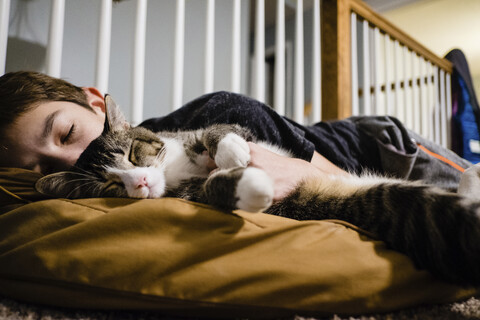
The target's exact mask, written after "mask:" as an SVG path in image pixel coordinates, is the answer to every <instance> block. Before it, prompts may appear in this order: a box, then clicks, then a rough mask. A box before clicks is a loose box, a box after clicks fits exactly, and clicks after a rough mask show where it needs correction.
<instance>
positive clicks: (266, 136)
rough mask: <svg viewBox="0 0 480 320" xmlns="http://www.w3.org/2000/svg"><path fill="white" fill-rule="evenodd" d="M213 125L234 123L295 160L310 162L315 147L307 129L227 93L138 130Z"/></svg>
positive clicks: (196, 102)
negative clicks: (284, 150)
mask: <svg viewBox="0 0 480 320" xmlns="http://www.w3.org/2000/svg"><path fill="white" fill-rule="evenodd" d="M214 123H227V124H234V123H236V124H239V125H241V126H243V127H246V128H248V129H250V130H251V131H252V133H253V134H254V135H255V137H256V138H257V139H258V140H261V141H266V142H269V143H272V144H275V145H278V146H280V147H282V148H284V149H287V150H289V151H291V152H292V153H293V154H294V155H295V156H296V157H298V158H301V159H304V160H307V161H310V160H311V158H312V156H313V152H314V149H315V147H314V144H313V143H312V142H311V141H309V140H308V139H306V137H305V133H306V131H307V130H308V129H307V128H305V127H303V126H302V125H300V124H297V123H295V122H293V121H290V120H288V119H287V118H284V117H282V116H280V115H279V114H278V113H276V112H275V111H274V110H273V109H272V108H271V107H269V106H267V105H265V104H263V103H261V102H259V101H257V100H254V99H251V98H249V97H246V96H243V95H240V94H235V93H230V92H216V93H211V94H206V95H204V96H201V97H199V98H197V99H195V100H193V101H191V102H189V103H187V104H186V105H184V106H183V107H181V108H180V109H178V110H176V111H174V112H172V113H170V114H168V115H166V116H164V117H160V118H153V119H149V120H146V121H144V122H143V123H141V124H140V126H143V127H145V128H148V129H150V130H153V131H161V130H165V131H175V130H192V129H198V128H204V127H207V126H209V125H211V124H214Z"/></svg>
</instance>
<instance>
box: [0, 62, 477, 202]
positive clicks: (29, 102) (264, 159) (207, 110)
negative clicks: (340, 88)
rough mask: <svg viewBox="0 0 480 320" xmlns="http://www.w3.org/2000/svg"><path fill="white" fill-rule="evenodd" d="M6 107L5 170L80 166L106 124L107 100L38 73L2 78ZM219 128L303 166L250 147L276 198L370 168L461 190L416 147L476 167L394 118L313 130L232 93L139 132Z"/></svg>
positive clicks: (446, 169) (449, 171) (0, 118)
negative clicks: (232, 129) (310, 182)
mask: <svg viewBox="0 0 480 320" xmlns="http://www.w3.org/2000/svg"><path fill="white" fill-rule="evenodd" d="M0 108H1V110H0V133H1V134H2V141H1V146H2V148H1V151H0V152H1V153H0V166H9V167H21V168H26V169H31V170H34V171H37V172H41V173H44V174H46V173H51V172H56V171H60V170H64V169H67V168H68V167H69V166H71V165H73V164H74V163H75V161H76V159H78V157H79V156H80V154H81V153H82V151H83V150H84V149H85V148H86V147H87V146H88V144H89V143H90V142H91V141H92V140H93V139H95V138H96V137H97V136H99V135H100V134H101V132H102V130H103V123H104V118H105V115H104V112H105V105H104V100H103V95H102V94H101V93H100V92H99V91H98V90H97V89H95V88H79V87H76V86H74V85H72V84H70V83H68V82H66V81H63V80H60V79H55V78H52V77H49V76H47V75H44V74H40V73H35V72H15V73H8V74H5V75H3V76H2V77H0ZM212 123H238V124H240V125H242V126H246V127H248V128H249V129H250V130H251V131H252V132H253V133H254V135H256V136H257V137H258V138H259V139H261V140H266V141H269V142H271V143H274V144H277V145H280V146H281V147H283V148H286V149H290V150H291V151H292V153H293V154H294V155H295V156H296V157H297V159H288V158H282V157H279V156H277V155H275V154H271V153H269V152H268V151H266V150H264V149H262V148H260V147H258V146H256V145H254V144H250V147H251V153H252V160H251V164H250V165H252V166H256V167H259V168H262V169H264V170H266V171H267V173H268V174H269V175H270V176H271V177H272V178H273V179H274V181H275V186H276V188H277V190H276V191H275V197H276V198H277V199H278V198H281V197H282V196H283V195H285V194H286V193H287V192H288V191H289V190H290V189H291V188H292V187H293V186H294V185H295V184H296V182H297V181H298V180H300V179H301V178H302V177H304V176H306V175H312V174H316V175H321V174H324V173H333V174H346V172H345V171H351V172H355V173H361V172H362V171H363V170H365V169H368V170H369V171H375V172H380V173H385V174H390V175H394V176H396V177H400V178H407V179H424V180H426V181H427V182H430V183H434V184H437V185H439V186H441V187H445V188H448V189H456V187H457V185H458V181H459V177H460V173H461V172H460V171H459V170H457V169H456V168H452V167H451V166H449V164H448V163H446V162H442V161H441V160H440V161H439V160H438V159H437V158H434V157H432V156H430V155H429V154H423V153H421V152H420V151H419V148H417V145H416V142H421V144H422V145H424V146H427V147H429V149H433V150H434V151H435V152H436V153H440V154H441V155H442V156H443V157H446V158H448V159H450V160H451V161H453V162H455V163H456V164H457V165H459V166H460V167H463V168H466V167H468V166H470V165H471V164H470V163H469V162H467V161H465V160H463V159H461V158H459V157H458V156H456V155H455V154H453V153H451V152H449V151H448V150H445V149H443V148H441V147H439V146H436V145H434V144H432V143H431V142H429V141H426V140H425V139H422V138H421V137H420V136H418V135H415V134H414V133H411V132H408V131H407V130H406V129H405V128H404V127H403V125H402V124H401V123H399V122H398V120H396V119H394V118H389V117H357V118H351V119H348V120H341V121H335V122H331V123H327V122H321V123H318V124H315V125H314V126H308V127H306V126H302V125H300V124H297V123H295V122H293V121H291V120H289V119H286V118H284V117H281V116H279V115H278V114H277V113H275V112H274V111H273V109H271V108H269V107H268V106H266V105H264V104H262V103H260V102H258V101H256V100H253V99H250V98H247V97H245V96H242V95H238V94H233V93H227V92H219V93H213V94H208V95H205V96H202V97H200V98H198V99H196V100H194V101H192V102H190V103H187V104H186V105H185V106H183V107H182V108H180V109H179V110H177V111H175V112H173V113H171V114H169V115H167V116H165V117H161V118H155V119H149V120H146V121H145V122H143V123H142V124H140V125H141V126H144V127H147V128H149V129H152V130H154V131H158V130H179V129H180V130H181V129H196V128H199V127H204V126H208V125H209V124H212ZM412 138H415V140H416V142H415V141H413V140H412ZM300 159H303V160H304V161H302V160H300ZM213 167H214V165H213V164H212V168H213Z"/></svg>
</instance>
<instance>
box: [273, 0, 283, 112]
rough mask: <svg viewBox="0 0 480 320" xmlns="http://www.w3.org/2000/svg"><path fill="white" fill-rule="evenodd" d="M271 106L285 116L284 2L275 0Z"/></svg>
mask: <svg viewBox="0 0 480 320" xmlns="http://www.w3.org/2000/svg"><path fill="white" fill-rule="evenodd" d="M273 105H274V107H275V110H276V111H277V112H278V113H279V114H281V115H285V0H277V19H276V33H275V79H274V99H273Z"/></svg>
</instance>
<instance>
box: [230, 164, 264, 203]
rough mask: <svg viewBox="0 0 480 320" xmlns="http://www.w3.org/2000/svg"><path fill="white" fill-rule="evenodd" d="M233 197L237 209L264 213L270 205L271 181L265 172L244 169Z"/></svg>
mask: <svg viewBox="0 0 480 320" xmlns="http://www.w3.org/2000/svg"><path fill="white" fill-rule="evenodd" d="M235 196H236V197H237V198H238V201H237V203H236V205H237V208H239V209H242V210H245V211H249V212H260V211H264V210H265V209H267V208H268V207H270V206H271V205H272V201H273V181H272V179H270V177H269V176H268V175H267V174H266V173H265V171H263V170H260V169H257V168H251V167H250V168H247V169H245V171H244V173H243V175H242V177H241V178H240V180H239V181H238V184H237V189H236V192H235Z"/></svg>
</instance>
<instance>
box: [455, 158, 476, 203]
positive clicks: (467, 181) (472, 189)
mask: <svg viewBox="0 0 480 320" xmlns="http://www.w3.org/2000/svg"><path fill="white" fill-rule="evenodd" d="M457 193H458V194H460V195H463V196H467V197H474V198H476V199H479V198H480V164H476V165H473V166H471V167H470V168H468V169H466V170H465V172H464V173H463V174H462V176H461V178H460V183H459V185H458V190H457Z"/></svg>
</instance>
